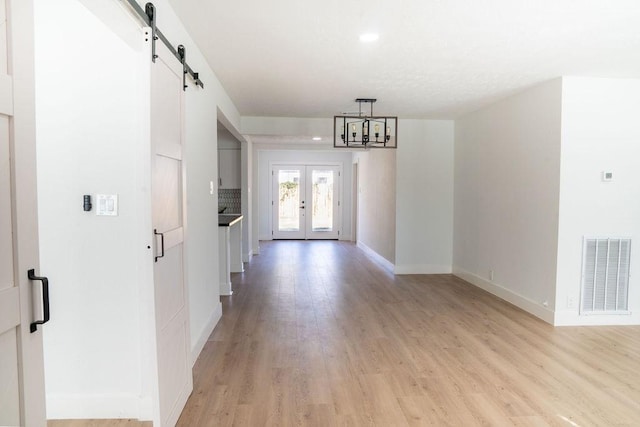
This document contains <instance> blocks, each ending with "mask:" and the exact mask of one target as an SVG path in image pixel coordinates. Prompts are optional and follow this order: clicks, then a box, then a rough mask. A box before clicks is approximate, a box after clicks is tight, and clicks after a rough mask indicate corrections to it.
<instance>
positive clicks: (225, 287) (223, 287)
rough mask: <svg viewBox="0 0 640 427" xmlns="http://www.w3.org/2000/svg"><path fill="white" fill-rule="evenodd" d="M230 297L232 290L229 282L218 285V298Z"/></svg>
mask: <svg viewBox="0 0 640 427" xmlns="http://www.w3.org/2000/svg"><path fill="white" fill-rule="evenodd" d="M231 295H233V290H232V289H231V281H229V282H222V283H220V296H221V297H230V296H231Z"/></svg>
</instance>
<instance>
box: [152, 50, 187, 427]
mask: <svg viewBox="0 0 640 427" xmlns="http://www.w3.org/2000/svg"><path fill="white" fill-rule="evenodd" d="M156 49H157V54H158V55H159V57H158V58H157V59H156V62H155V63H154V64H151V151H152V152H151V165H152V194H153V196H152V212H153V214H152V217H153V228H154V238H155V254H154V287H155V317H156V340H157V360H158V391H159V412H160V420H161V425H162V426H173V425H175V423H176V421H177V420H178V418H179V416H180V413H181V412H182V409H183V408H184V405H185V403H186V401H187V398H188V397H189V395H190V394H191V391H192V390H193V378H192V373H191V363H190V346H191V344H190V334H189V308H188V298H187V288H186V283H185V268H184V254H183V252H184V219H185V213H184V207H185V203H184V197H185V180H184V177H185V171H184V162H183V140H184V132H183V119H184V102H183V94H184V92H183V90H182V64H181V63H180V62H179V61H178V60H176V58H175V57H174V56H173V55H172V54H171V53H170V52H169V51H168V50H167V48H166V47H165V46H164V45H163V44H162V43H157V44H156Z"/></svg>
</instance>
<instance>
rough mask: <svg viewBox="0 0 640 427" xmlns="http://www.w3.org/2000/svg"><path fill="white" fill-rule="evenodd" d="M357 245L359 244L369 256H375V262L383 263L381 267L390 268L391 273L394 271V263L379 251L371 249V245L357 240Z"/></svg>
mask: <svg viewBox="0 0 640 427" xmlns="http://www.w3.org/2000/svg"><path fill="white" fill-rule="evenodd" d="M356 246H358V247H359V248H360V249H362V251H363V252H364V253H365V254H367V256H369V257H371V258H373V260H374V261H375V262H377V263H378V264H380V265H381V267H383V268H385V269H387V270H389V272H390V273H393V268H394V265H393V263H392V262H391V261H389V260H388V259H386V258H385V257H383V256H382V255H380V254H379V253H378V252H376V251H374V250H373V249H371V248H370V247H369V246H367V245H365V244H364V243H362V242H357V243H356Z"/></svg>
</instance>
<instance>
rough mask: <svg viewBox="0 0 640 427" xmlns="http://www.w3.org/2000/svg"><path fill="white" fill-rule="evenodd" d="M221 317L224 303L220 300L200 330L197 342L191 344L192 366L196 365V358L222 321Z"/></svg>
mask: <svg viewBox="0 0 640 427" xmlns="http://www.w3.org/2000/svg"><path fill="white" fill-rule="evenodd" d="M221 317H222V303H220V302H218V304H216V306H215V308H214V310H213V312H212V313H211V317H209V320H208V321H207V323H206V324H205V325H204V327H203V328H202V331H201V332H200V337H199V338H198V340H197V341H196V343H195V344H194V345H192V346H191V367H193V365H195V363H196V360H198V356H200V353H202V349H203V348H204V345H205V344H206V343H207V340H208V339H209V336H210V335H211V333H212V332H213V330H214V328H215V327H216V325H217V324H218V322H219V321H220V318H221Z"/></svg>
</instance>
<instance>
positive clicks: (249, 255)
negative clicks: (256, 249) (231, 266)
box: [242, 249, 253, 262]
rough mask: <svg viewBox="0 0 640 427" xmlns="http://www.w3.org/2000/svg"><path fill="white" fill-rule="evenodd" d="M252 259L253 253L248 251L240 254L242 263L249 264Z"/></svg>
mask: <svg viewBox="0 0 640 427" xmlns="http://www.w3.org/2000/svg"><path fill="white" fill-rule="evenodd" d="M252 257H253V251H252V250H251V249H249V251H248V252H246V253H244V254H242V262H249V261H251V258H252Z"/></svg>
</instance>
